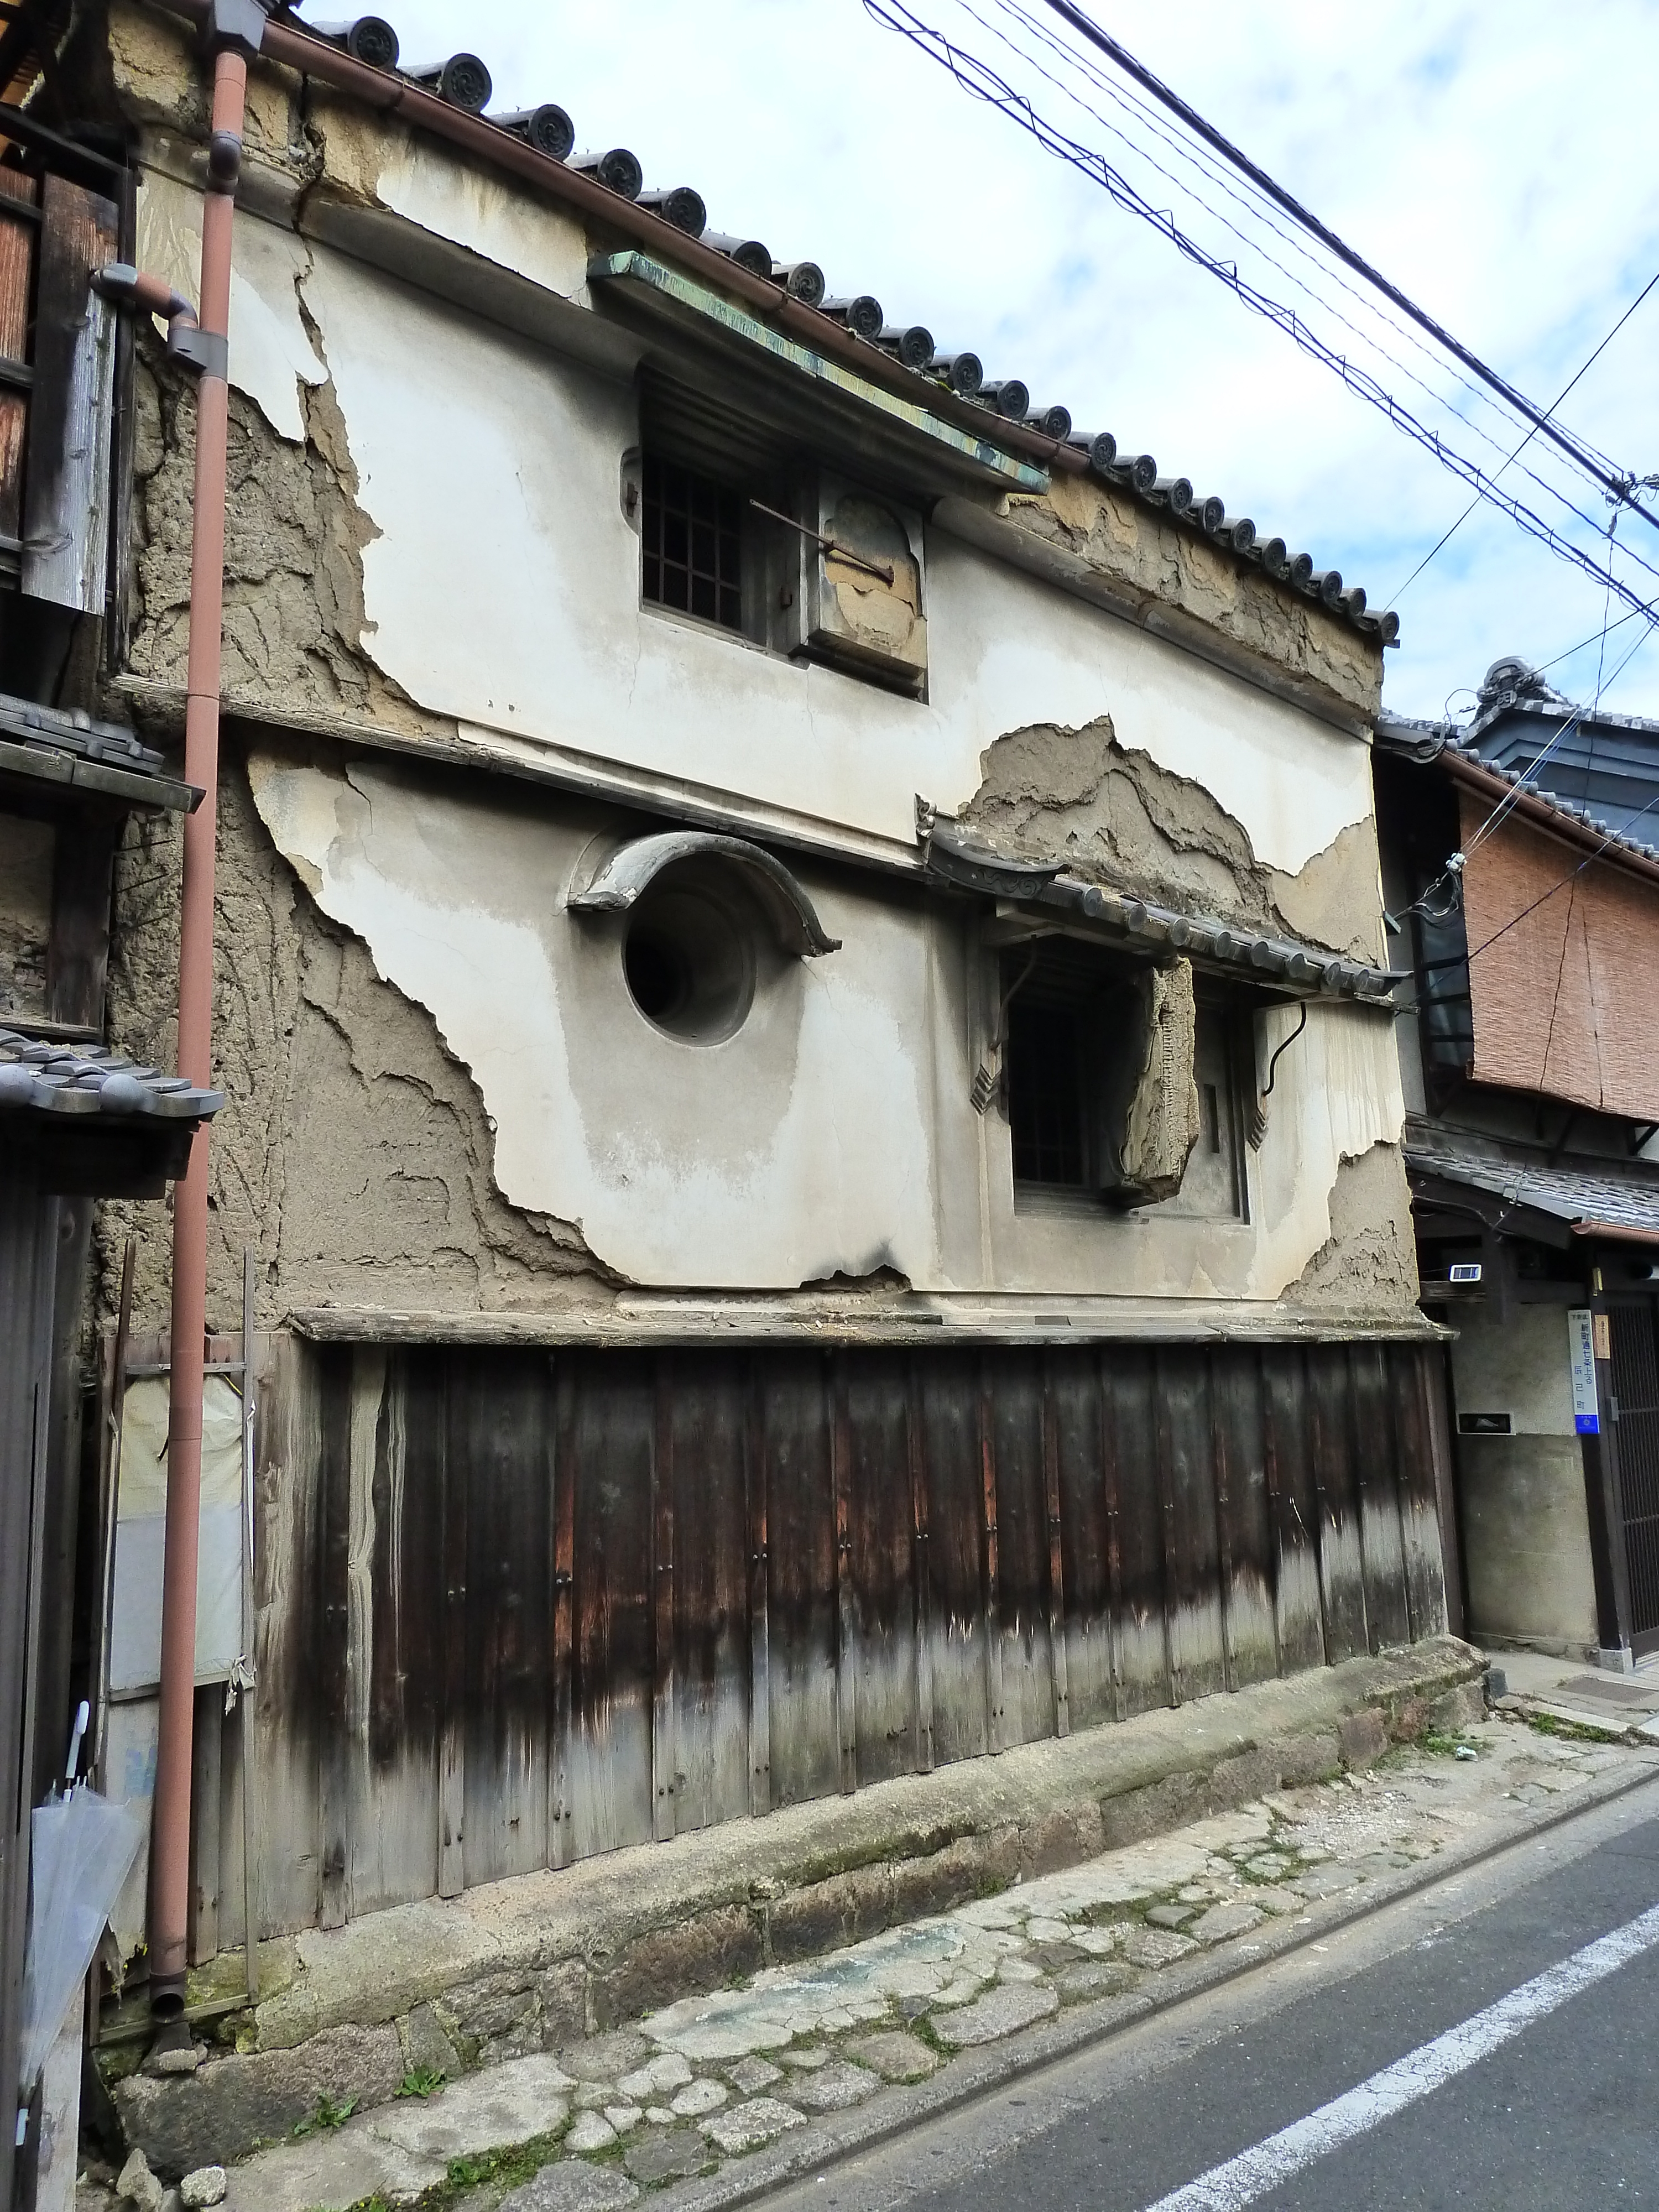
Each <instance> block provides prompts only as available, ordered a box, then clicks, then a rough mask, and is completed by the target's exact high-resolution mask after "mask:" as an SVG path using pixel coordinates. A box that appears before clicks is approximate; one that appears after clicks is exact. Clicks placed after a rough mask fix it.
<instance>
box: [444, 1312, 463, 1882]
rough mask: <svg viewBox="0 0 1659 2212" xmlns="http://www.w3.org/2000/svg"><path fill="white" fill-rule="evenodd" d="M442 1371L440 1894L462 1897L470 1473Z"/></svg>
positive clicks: (451, 1395)
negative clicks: (468, 1486) (467, 1522)
mask: <svg viewBox="0 0 1659 2212" xmlns="http://www.w3.org/2000/svg"><path fill="white" fill-rule="evenodd" d="M439 1357H440V1358H441V1361H442V1367H443V1374H444V1414H443V1438H444V1453H443V1465H442V1468H441V1476H442V1482H441V1492H440V1495H441V1499H442V1505H441V1513H442V1517H443V1553H442V1557H443V1574H442V1577H441V1583H440V1607H439V1613H438V1624H439V1626H438V1633H439V1635H440V1637H441V1639H442V1643H443V1692H442V1702H441V1708H440V1713H439V1721H438V1894H439V1896H440V1897H459V1895H460V1893H461V1892H462V1890H463V1889H464V1888H465V1887H466V1613H467V1587H466V1571H467V1542H466V1521H467V1474H468V1469H469V1465H470V1462H469V1461H468V1458H467V1454H466V1444H465V1429H464V1427H458V1422H457V1410H458V1409H457V1407H456V1405H455V1403H454V1398H455V1393H454V1392H453V1391H452V1389H450V1387H449V1386H450V1382H451V1374H450V1367H451V1356H447V1355H444V1354H440V1355H439Z"/></svg>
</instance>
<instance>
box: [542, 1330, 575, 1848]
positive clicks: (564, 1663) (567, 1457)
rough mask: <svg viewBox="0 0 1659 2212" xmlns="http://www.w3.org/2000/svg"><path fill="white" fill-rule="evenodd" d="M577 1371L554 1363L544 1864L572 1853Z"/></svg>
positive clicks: (566, 1364) (559, 1361)
mask: <svg viewBox="0 0 1659 2212" xmlns="http://www.w3.org/2000/svg"><path fill="white" fill-rule="evenodd" d="M575 1418H576V1369H575V1363H574V1360H570V1359H567V1358H563V1357H562V1356H560V1357H559V1358H556V1360H555V1362H554V1364H553V1512H552V1522H551V1534H552V1543H551V1556H550V1560H549V1567H550V1575H551V1579H552V1585H553V1651H552V1673H551V1679H550V1691H549V1696H550V1713H549V1717H548V1739H549V1740H548V1759H547V1790H548V1796H547V1863H548V1864H549V1865H550V1866H555V1867H562V1866H568V1865H569V1864H570V1863H571V1862H572V1860H573V1859H574V1857H575V1851H574V1844H573V1842H572V1836H573V1832H574V1810H573V1808H572V1805H571V1797H570V1699H571V1670H572V1653H573V1648H574V1638H575V1626H576V1516H575V1500H576V1460H575Z"/></svg>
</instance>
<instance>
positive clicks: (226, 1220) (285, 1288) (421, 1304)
mask: <svg viewBox="0 0 1659 2212" xmlns="http://www.w3.org/2000/svg"><path fill="white" fill-rule="evenodd" d="M178 845H179V830H178V827H177V824H176V823H174V822H173V820H172V819H171V818H169V819H168V820H167V821H164V822H160V823H132V824H131V825H130V826H129V829H128V832H127V836H126V841H125V845H124V847H123V848H122V850H121V852H120V854H118V860H117V877H116V898H115V916H116V926H115V933H114V938H113V943H112V957H111V962H110V977H109V1021H110V1037H111V1042H112V1044H113V1045H114V1046H115V1047H116V1048H118V1050H121V1051H124V1052H127V1053H130V1054H133V1055H134V1056H135V1057H138V1058H143V1059H145V1060H151V1061H154V1062H155V1063H156V1064H157V1065H160V1066H171V1065H172V1062H173V1039H174V1034H175V1023H176V1013H177V1003H178V969H177V946H178V941H179V938H178V884H179V850H178ZM213 1020H214V1065H215V1081H216V1083H217V1084H218V1085H220V1087H221V1088H222V1090H223V1091H224V1092H225V1094H226V1103H225V1106H224V1109H223V1110H222V1112H221V1113H220V1114H219V1115H217V1116H216V1120H215V1122H214V1127H213V1133H212V1150H211V1153H210V1160H211V1180H210V1212H209V1216H208V1224H209V1227H208V1285H209V1287H208V1324H209V1327H210V1328H215V1329H224V1330H234V1329H237V1328H240V1316H241V1298H242V1289H241V1285H242V1252H243V1249H244V1248H245V1247H246V1246H249V1245H251V1246H252V1248H253V1250H254V1252H255V1254H256V1255H257V1256H258V1284H259V1307H260V1316H261V1319H262V1321H264V1320H265V1319H275V1318H280V1317H281V1316H282V1315H283V1314H285V1313H287V1312H288V1311H289V1310H292V1309H294V1308H295V1307H301V1306H313V1305H326V1304H335V1303H339V1302H342V1301H343V1302H347V1303H351V1304H365V1303H375V1304H387V1305H399V1306H404V1307H412V1308H415V1309H416V1310H422V1311H439V1312H457V1311H459V1312H467V1311H472V1310H477V1309H479V1308H483V1309H485V1310H497V1311H498V1310H501V1309H502V1308H510V1307H513V1306H516V1305H520V1304H524V1303H526V1302H529V1301H533V1300H535V1299H536V1298H538V1297H542V1296H544V1295H545V1294H546V1293H547V1291H548V1290H549V1289H550V1288H551V1289H552V1290H554V1291H558V1292H562V1293H563V1294H565V1295H566V1296H568V1295H569V1294H570V1292H571V1291H572V1290H573V1287H574V1289H576V1290H577V1291H578V1292H580V1287H581V1285H580V1282H579V1281H576V1280H575V1279H577V1278H581V1277H584V1276H585V1275H586V1277H587V1279H588V1283H589V1286H590V1287H593V1286H595V1285H594V1282H593V1278H592V1274H591V1273H590V1271H591V1265H592V1263H591V1262H590V1261H589V1260H588V1259H587V1256H586V1252H585V1249H584V1247H583V1245H582V1243H581V1239H580V1235H579V1234H578V1233H577V1232H576V1231H574V1230H573V1229H570V1228H568V1227H567V1226H564V1225H561V1224H559V1223H556V1222H554V1221H550V1220H549V1219H547V1218H545V1217H544V1216H540V1215H537V1214H533V1213H530V1212H523V1211H520V1210H518V1209H515V1208H514V1207H513V1206H509V1205H507V1203H506V1202H505V1201H504V1200H502V1199H501V1195H500V1194H499V1192H498V1191H497V1189H496V1188H495V1182H494V1181H493V1179H492V1173H491V1166H492V1158H493V1142H494V1140H493V1134H492V1132H491V1130H490V1127H489V1121H488V1118H487V1116H486V1115H485V1113H484V1109H483V1103H482V1101H481V1099H480V1097H479V1096H478V1092H477V1087H476V1085H474V1084H473V1082H472V1081H471V1078H470V1077H469V1076H468V1074H467V1073H466V1071H465V1068H464V1067H462V1066H459V1065H458V1063H457V1062H456V1061H455V1060H453V1058H452V1057H451V1056H450V1054H448V1053H447V1051H446V1050H445V1048H444V1046H443V1043H442V1041H441V1039H440V1037H439V1036H438V1034H437V1032H436V1030H435V1027H434V1025H433V1023H432V1021H431V1018H430V1017H429V1016H428V1015H427V1014H426V1013H425V1012H423V1011H422V1009H421V1008H420V1007H418V1006H411V1005H410V1002H409V1001H408V1000H406V999H404V998H403V997H402V996H401V995H400V994H398V992H397V991H396V990H394V989H392V988H391V987H389V986H388V985H387V984H386V983H385V982H383V981H381V980H380V977H379V976H378V975H376V974H375V972H374V965H373V963H372V962H371V960H370V958H369V957H368V951H366V949H365V947H364V946H363V945H362V943H361V942H360V941H359V940H358V939H356V938H354V937H352V936H350V935H349V933H346V932H344V931H342V930H339V929H337V928H336V927H333V926H332V925H331V923H330V922H328V921H326V920H325V918H324V917H323V916H322V915H320V914H319V912H318V910H317V908H316V907H315V905H314V904H313V902H312V900H311V897H310V896H309V895H308V893H307V891H306V890H304V888H303V887H302V885H301V884H300V883H299V882H298V881H297V880H296V879H295V875H294V873H293V871H292V870H291V869H290V868H289V865H288V864H287V862H286V861H285V860H283V859H282V858H281V856H280V855H279V854H277V853H276V850H275V849H274V848H273V847H272V845H271V842H270V838H269V836H267V835H266V833H265V830H264V825H263V824H262V823H261V822H260V820H259V818H258V813H257V812H256V811H255V809H254V807H253V805H252V800H251V797H250V793H249V790H248V786H247V781H246V775H245V773H244V770H243V768H242V765H241V761H240V749H239V746H238V744H237V742H236V739H235V736H234V732H233V733H231V734H229V735H228V738H227V741H226V744H225V747H224V750H223V754H222V775H221V780H220V790H219V836H218V863H217V888H216V916H215V991H214V1015H213ZM129 1228H131V1229H133V1230H136V1231H137V1233H138V1235H139V1238H140V1247H139V1249H140V1264H139V1270H138V1276H137V1290H136V1294H135V1300H134V1324H135V1326H137V1327H141V1328H165V1327H166V1326H167V1313H168V1281H169V1245H168V1232H167V1217H166V1216H165V1215H163V1214H162V1213H161V1212H160V1211H159V1209H157V1208H155V1207H153V1206H152V1207H148V1208H145V1207H132V1206H115V1205H112V1206H106V1207H104V1208H103V1209H101V1218H100V1232H99V1253H100V1265H101V1269H102V1273H103V1284H102V1289H103V1293H104V1296H103V1299H102V1303H103V1304H104V1308H105V1310H106V1311H108V1310H112V1306H113V1303H114V1297H113V1291H114V1282H115V1279H116V1278H117V1277H118V1271H119V1266H120V1255H121V1251H122V1249H123V1245H124V1243H125V1237H126V1234H127V1231H128V1230H129ZM367 1285H372V1290H369V1289H368V1288H367V1287H366V1286H367Z"/></svg>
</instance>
